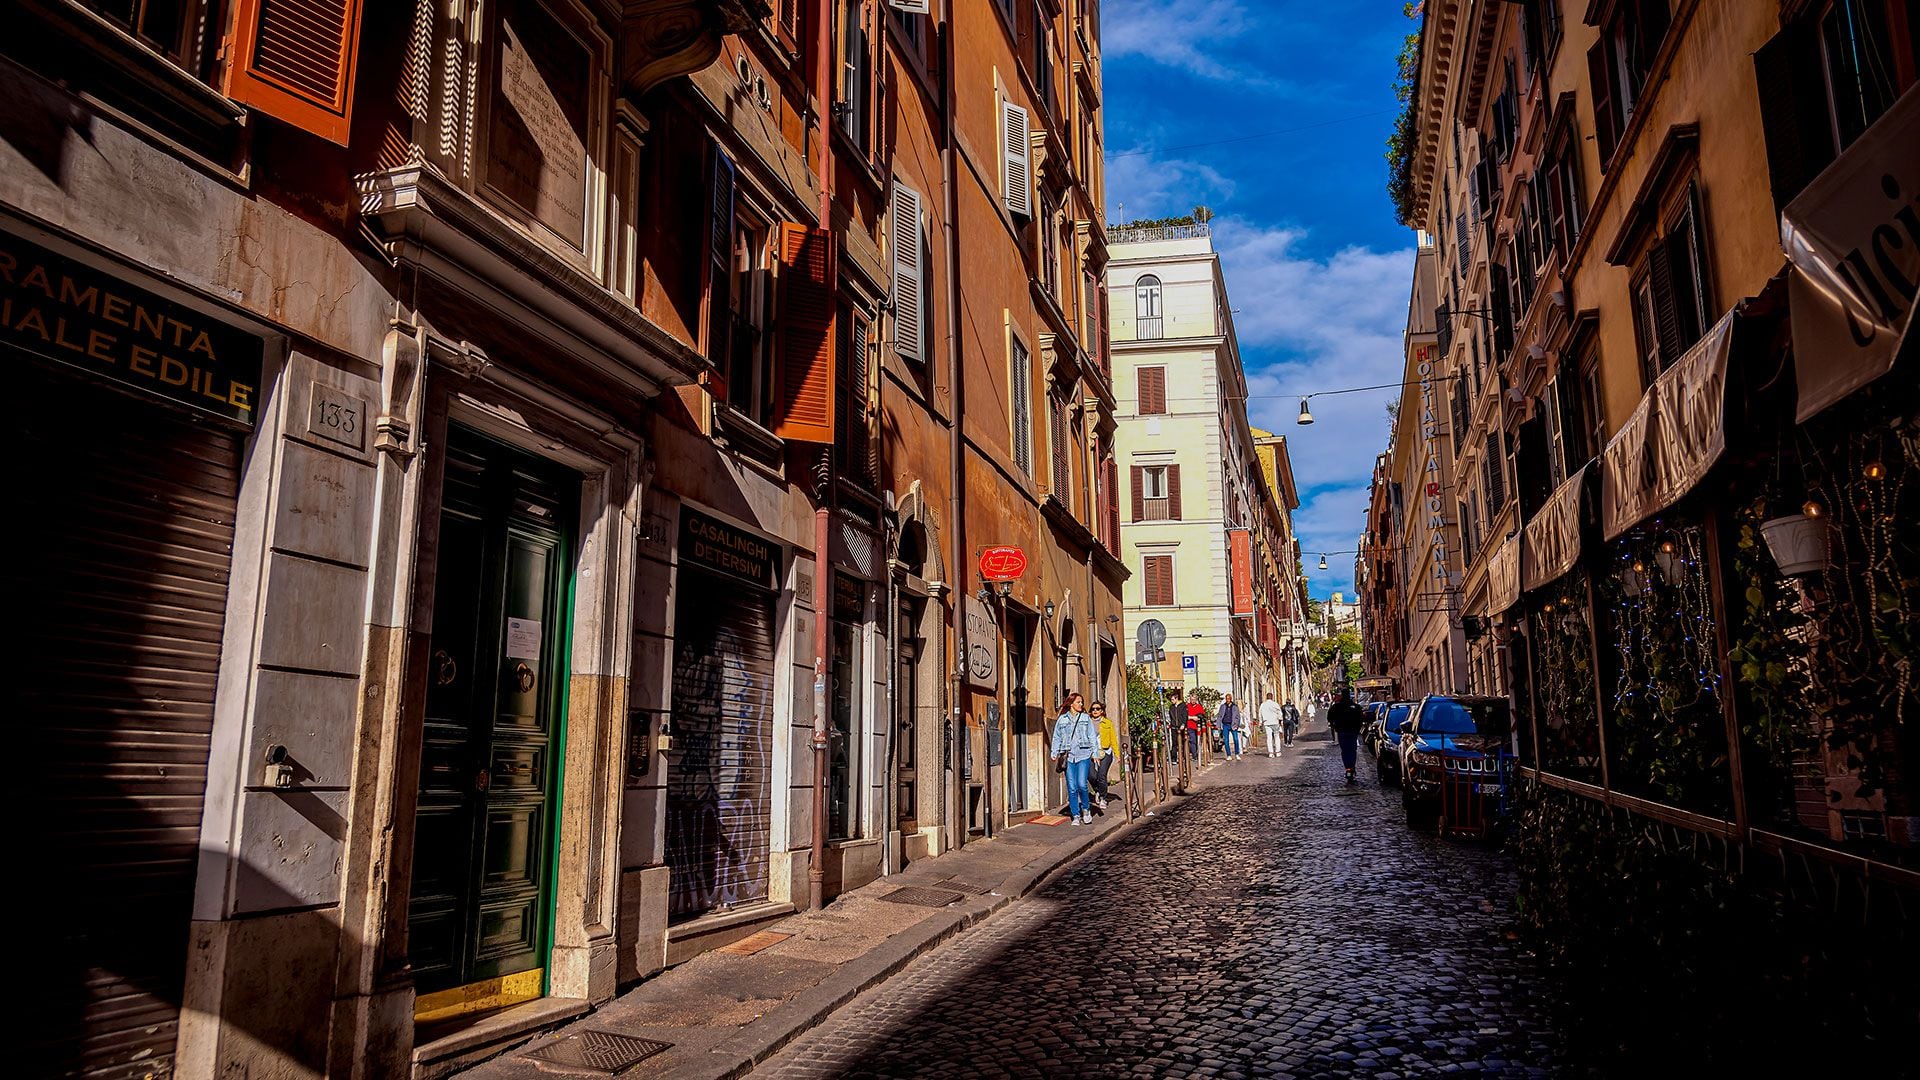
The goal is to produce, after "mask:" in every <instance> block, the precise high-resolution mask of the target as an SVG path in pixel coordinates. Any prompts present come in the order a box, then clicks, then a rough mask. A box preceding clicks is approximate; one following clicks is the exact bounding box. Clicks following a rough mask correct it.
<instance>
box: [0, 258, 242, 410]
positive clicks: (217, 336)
mask: <svg viewBox="0 0 1920 1080" xmlns="http://www.w3.org/2000/svg"><path fill="white" fill-rule="evenodd" d="M0 343H4V344H7V345H12V346H14V347H15V348H19V349H25V350H26V351H28V352H31V353H37V354H39V355H41V356H44V357H47V358H48V359H50V360H56V361H58V362H60V363H63V364H68V365H71V366H73V367H76V368H79V369H81V370H82V371H86V372H88V373H90V374H93V375H96V376H99V377H101V378H105V379H111V380H113V381H114V382H117V383H120V384H121V385H123V386H130V387H133V388H134V389H136V390H141V391H145V392H147V393H150V394H153V395H156V396H158V397H162V398H165V399H167V400H168V401H171V402H174V403H175V404H178V405H185V406H186V407H188V408H190V409H194V410H197V411H199V412H205V413H211V414H213V415H215V416H219V417H222V418H224V419H227V420H237V421H239V422H240V423H242V424H245V425H247V426H249V427H251V426H252V425H253V415H254V408H255V406H256V404H257V403H258V400H259V396H260V393H259V391H260V357H261V343H260V339H259V338H258V337H256V336H254V335H252V334H249V333H247V332H245V331H243V330H238V329H235V328H234V327H231V326H227V325H224V324H222V323H221V322H219V321H218V320H216V319H211V318H208V317H207V316H206V315H203V314H201V313H200V312H198V311H195V310H194V309H192V308H190V307H187V306H186V305H184V304H178V303H175V302H174V301H172V300H168V299H166V298H164V297H161V296H158V295H156V294H154V293H151V292H148V291H147V290H145V289H142V288H140V287H138V286H136V285H132V284H129V283H128V282H125V281H122V280H120V279H119V278H116V277H114V276H113V275H111V274H108V273H106V272H104V271H101V270H97V269H95V268H94V267H91V266H88V265H87V264H86V263H83V262H80V261H78V260H75V259H70V258H67V257H66V256H64V255H59V254H56V253H54V252H51V251H48V250H47V249H46V248H43V247H41V246H40V245H38V244H34V243H31V242H29V241H27V240H23V239H21V238H20V237H17V236H11V235H8V234H6V233H0Z"/></svg>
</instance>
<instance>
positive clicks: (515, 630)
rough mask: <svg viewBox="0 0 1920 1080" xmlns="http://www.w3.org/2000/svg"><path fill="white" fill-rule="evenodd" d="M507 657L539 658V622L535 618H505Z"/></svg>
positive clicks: (516, 658) (511, 658)
mask: <svg viewBox="0 0 1920 1080" xmlns="http://www.w3.org/2000/svg"><path fill="white" fill-rule="evenodd" d="M507 659H509V660H538V659H540V622H539V620H537V619H511V618H510V619H508V620H507Z"/></svg>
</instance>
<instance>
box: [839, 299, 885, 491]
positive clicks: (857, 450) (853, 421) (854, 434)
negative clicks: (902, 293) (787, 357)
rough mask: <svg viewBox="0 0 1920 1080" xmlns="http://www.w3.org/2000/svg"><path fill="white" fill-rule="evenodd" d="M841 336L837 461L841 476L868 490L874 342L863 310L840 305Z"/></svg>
mask: <svg viewBox="0 0 1920 1080" xmlns="http://www.w3.org/2000/svg"><path fill="white" fill-rule="evenodd" d="M837 324H838V330H839V333H838V339H837V340H836V341H835V342H834V363H835V365H836V369H837V370H836V371H835V379H834V382H835V389H836V390H838V392H839V393H838V397H837V400H836V401H835V402H834V408H835V411H836V413H837V415H836V416H835V418H834V432H835V434H836V435H837V436H838V437H837V438H836V439H835V440H834V452H835V464H837V465H838V466H839V468H840V475H841V476H844V477H846V478H847V479H849V480H851V481H853V482H854V483H856V484H859V485H861V486H862V487H865V488H867V489H869V490H871V489H872V488H873V486H874V474H875V468H874V467H875V465H876V464H878V463H877V462H875V461H874V459H873V422H872V407H871V400H870V398H869V387H868V384H869V382H871V380H872V375H871V370H872V366H873V365H872V363H871V360H872V355H873V354H872V348H873V345H872V342H871V340H870V335H869V333H868V326H867V320H866V317H865V315H863V314H862V313H861V312H860V311H858V310H856V309H855V308H853V307H851V306H850V305H847V304H841V305H840V318H839V319H838V320H837Z"/></svg>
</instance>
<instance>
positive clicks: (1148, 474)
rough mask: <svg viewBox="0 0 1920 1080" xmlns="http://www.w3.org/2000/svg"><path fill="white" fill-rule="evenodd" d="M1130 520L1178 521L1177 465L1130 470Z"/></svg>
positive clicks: (1145, 466)
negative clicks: (1131, 517) (1131, 480)
mask: <svg viewBox="0 0 1920 1080" xmlns="http://www.w3.org/2000/svg"><path fill="white" fill-rule="evenodd" d="M1133 520H1135V521H1179V520H1180V466H1178V465H1135V466H1134V467H1133Z"/></svg>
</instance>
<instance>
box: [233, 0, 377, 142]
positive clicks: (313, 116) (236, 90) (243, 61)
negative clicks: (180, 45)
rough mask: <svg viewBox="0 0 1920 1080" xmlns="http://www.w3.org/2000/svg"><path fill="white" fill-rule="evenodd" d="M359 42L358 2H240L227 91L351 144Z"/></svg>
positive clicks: (278, 116)
mask: <svg viewBox="0 0 1920 1080" xmlns="http://www.w3.org/2000/svg"><path fill="white" fill-rule="evenodd" d="M359 40H360V0H240V6H239V10H238V11H237V13H236V14H235V16H234V21H233V38H232V42H231V49H230V57H231V58H230V60H229V61H228V65H227V71H226V78H225V80H224V83H225V85H224V86H223V87H222V89H223V90H224V91H225V92H226V95H227V96H228V97H230V98H232V99H234V100H235V101H238V102H240V103H241V104H243V105H250V106H252V107H253V108H255V109H258V110H259V111H260V112H262V113H264V114H266V115H268V116H271V117H273V118H274V119H276V120H281V121H284V122H286V123H288V124H292V125H293V126H294V127H297V128H299V129H300V130H302V131H305V132H308V133H310V134H313V135H317V136H319V137H320V138H322V139H326V140H327V141H329V142H335V143H339V144H340V145H341V146H345V145H346V144H347V131H348V128H349V127H350V126H351V119H352V113H353V69H354V54H355V53H356V52H357V51H358V49H359Z"/></svg>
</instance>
